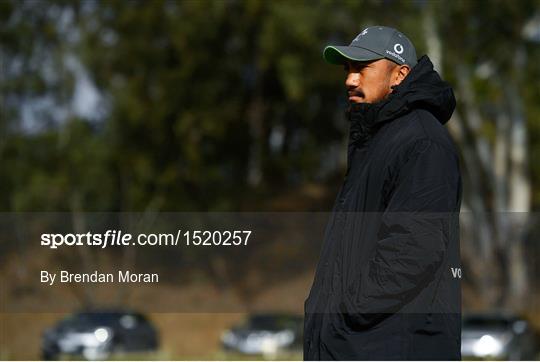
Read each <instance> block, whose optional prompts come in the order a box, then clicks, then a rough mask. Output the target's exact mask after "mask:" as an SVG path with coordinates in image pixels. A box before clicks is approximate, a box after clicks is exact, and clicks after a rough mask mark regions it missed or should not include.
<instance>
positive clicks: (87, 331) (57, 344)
mask: <svg viewBox="0 0 540 362" xmlns="http://www.w3.org/2000/svg"><path fill="white" fill-rule="evenodd" d="M157 348H158V334H157V331H156V329H155V328H154V327H153V326H152V324H151V323H150V321H148V320H147V319H146V318H145V317H144V316H143V315H142V314H140V313H135V312H133V311H129V310H92V311H84V312H79V313H75V314H72V315H70V316H68V317H67V318H65V319H63V320H61V321H60V322H58V323H57V324H56V325H55V326H54V327H52V328H49V329H47V330H45V331H44V333H43V345H42V357H43V359H45V360H51V359H59V358H60V356H62V355H68V356H77V357H78V356H82V357H84V358H85V359H88V360H95V359H100V360H102V359H106V358H107V357H109V356H110V355H111V354H112V353H116V352H147V351H155V350H157Z"/></svg>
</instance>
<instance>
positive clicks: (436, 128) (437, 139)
mask: <svg viewBox="0 0 540 362" xmlns="http://www.w3.org/2000/svg"><path fill="white" fill-rule="evenodd" d="M391 128H392V129H391V130H390V134H392V137H391V138H392V139H393V141H394V142H396V146H398V147H399V148H403V146H406V145H413V144H415V143H417V142H418V141H420V140H427V141H430V142H432V143H436V144H439V145H440V146H443V147H444V148H446V149H447V150H448V151H450V152H452V153H455V154H457V148H456V145H455V144H454V142H453V141H452V138H451V136H450V133H449V132H448V130H447V128H446V126H444V125H443V124H441V123H440V122H439V120H438V119H437V118H435V116H434V115H433V114H431V113H430V112H429V111H427V110H424V109H415V110H413V111H411V112H409V113H407V114H405V115H403V116H401V117H399V118H397V119H395V120H394V121H393V122H392V123H391Z"/></svg>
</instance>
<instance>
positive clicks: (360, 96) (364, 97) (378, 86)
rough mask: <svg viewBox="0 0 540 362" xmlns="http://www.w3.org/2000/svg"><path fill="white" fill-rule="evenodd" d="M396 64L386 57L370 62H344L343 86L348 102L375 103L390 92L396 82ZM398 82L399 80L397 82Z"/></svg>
mask: <svg viewBox="0 0 540 362" xmlns="http://www.w3.org/2000/svg"><path fill="white" fill-rule="evenodd" d="M396 68H399V67H398V65H397V64H396V63H394V62H392V61H390V60H387V59H379V60H374V61H371V62H352V61H349V62H347V63H346V64H345V72H347V78H346V79H345V86H346V87H347V94H348V97H349V102H351V103H375V102H378V101H380V100H382V99H384V98H386V96H388V94H390V93H391V92H392V88H391V86H392V85H395V84H396V79H397V78H396V70H399V69H396ZM398 83H399V82H398Z"/></svg>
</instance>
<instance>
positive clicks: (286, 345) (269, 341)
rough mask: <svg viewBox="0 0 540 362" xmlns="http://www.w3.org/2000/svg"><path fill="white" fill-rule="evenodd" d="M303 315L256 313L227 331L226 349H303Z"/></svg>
mask: <svg viewBox="0 0 540 362" xmlns="http://www.w3.org/2000/svg"><path fill="white" fill-rule="evenodd" d="M302 332H303V318H302V316H297V315H290V314H275V313H267V314H254V315H251V316H250V317H249V318H248V319H247V321H246V322H245V323H244V324H241V325H238V326H234V327H232V328H231V329H230V330H228V331H225V332H224V333H223V335H222V336H221V341H222V344H223V347H224V349H225V350H228V351H235V352H239V353H242V354H263V355H271V356H273V355H276V354H277V353H279V352H283V351H295V350H300V349H301V348H302Z"/></svg>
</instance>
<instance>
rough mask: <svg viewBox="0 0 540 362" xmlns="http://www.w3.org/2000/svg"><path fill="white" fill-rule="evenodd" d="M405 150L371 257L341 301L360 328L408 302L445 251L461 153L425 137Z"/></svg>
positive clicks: (428, 279)
mask: <svg viewBox="0 0 540 362" xmlns="http://www.w3.org/2000/svg"><path fill="white" fill-rule="evenodd" d="M405 154H406V155H404V156H400V157H402V160H400V161H398V164H399V165H400V166H399V167H396V170H397V176H396V179H395V180H396V181H395V183H394V185H395V186H394V187H393V188H392V189H393V191H392V192H391V194H390V196H389V198H388V203H387V207H386V210H385V211H384V213H383V215H382V217H381V220H382V223H381V226H380V229H379V233H378V238H377V242H376V247H375V251H374V253H373V256H372V257H371V258H370V260H369V262H368V263H366V264H365V265H363V266H361V269H360V270H361V273H360V278H359V280H357V281H355V282H354V284H353V285H350V286H349V288H348V289H347V290H346V291H345V293H346V297H345V298H344V299H343V301H342V302H341V305H340V308H341V311H342V312H346V313H348V314H349V317H350V318H352V321H353V323H354V325H355V327H356V328H366V327H369V326H370V325H373V324H376V323H378V321H380V320H381V316H382V318H384V316H385V315H387V314H391V313H396V312H398V311H399V309H400V308H401V307H402V306H404V305H405V304H407V303H408V302H410V301H411V300H412V299H413V298H414V297H415V296H416V295H418V293H419V292H420V291H422V289H424V288H425V287H426V286H427V285H428V284H429V283H430V282H431V281H432V280H433V279H434V278H435V274H436V271H437V269H438V268H439V267H440V266H441V264H442V261H443V259H444V257H445V252H446V250H447V246H448V240H449V219H450V217H451V215H450V214H451V213H452V212H455V211H457V210H456V205H459V197H460V191H459V190H460V176H459V165H458V159H457V156H456V155H455V153H454V152H452V150H450V149H448V148H445V147H444V146H442V145H440V144H438V143H435V142H433V141H431V140H427V139H424V140H420V141H416V142H414V144H413V145H412V146H411V147H410V148H409V151H408V152H405ZM417 308H420V309H422V307H421V306H418V307H417ZM424 310H425V309H424Z"/></svg>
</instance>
